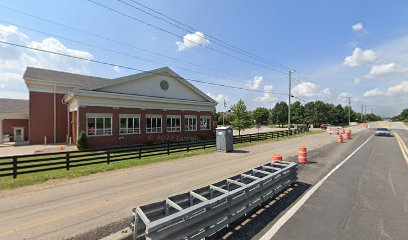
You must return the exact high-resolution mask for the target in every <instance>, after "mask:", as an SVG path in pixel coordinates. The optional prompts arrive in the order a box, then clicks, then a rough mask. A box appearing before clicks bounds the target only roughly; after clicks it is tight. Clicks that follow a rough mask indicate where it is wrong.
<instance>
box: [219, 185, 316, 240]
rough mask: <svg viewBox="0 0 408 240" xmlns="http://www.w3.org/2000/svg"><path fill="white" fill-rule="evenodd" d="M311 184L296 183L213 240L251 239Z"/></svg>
mask: <svg viewBox="0 0 408 240" xmlns="http://www.w3.org/2000/svg"><path fill="white" fill-rule="evenodd" d="M310 186H311V185H310V184H307V183H303V182H296V183H295V184H294V185H292V186H291V187H289V188H288V189H286V190H285V191H284V192H282V193H281V194H279V195H278V196H276V197H274V198H273V199H272V200H271V201H269V202H268V203H266V204H264V205H263V206H261V207H260V208H258V209H256V210H254V211H253V212H252V214H250V215H248V216H247V217H246V218H244V219H242V220H241V221H239V222H237V223H236V224H234V225H233V226H230V227H229V228H228V229H226V230H225V231H223V232H221V233H220V234H217V236H214V238H212V239H234V240H235V239H251V238H253V237H254V236H255V235H256V234H258V233H259V232H260V231H261V230H262V229H264V228H265V227H266V226H267V225H268V224H269V223H270V222H272V221H273V220H274V219H275V218H276V217H277V216H278V215H279V214H280V213H282V212H283V211H285V209H287V208H288V207H289V206H290V205H291V204H292V203H294V202H295V201H296V200H297V199H298V198H299V197H300V196H301V195H302V194H303V193H304V192H306V191H307V189H309V188H310Z"/></svg>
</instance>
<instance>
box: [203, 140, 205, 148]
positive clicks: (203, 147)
mask: <svg viewBox="0 0 408 240" xmlns="http://www.w3.org/2000/svg"><path fill="white" fill-rule="evenodd" d="M205 144H206V142H205V140H203V148H204V149H205Z"/></svg>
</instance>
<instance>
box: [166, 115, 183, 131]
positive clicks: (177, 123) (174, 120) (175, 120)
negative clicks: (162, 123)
mask: <svg viewBox="0 0 408 240" xmlns="http://www.w3.org/2000/svg"><path fill="white" fill-rule="evenodd" d="M180 131H181V117H180V116H179V115H175V116H174V115H167V132H180Z"/></svg>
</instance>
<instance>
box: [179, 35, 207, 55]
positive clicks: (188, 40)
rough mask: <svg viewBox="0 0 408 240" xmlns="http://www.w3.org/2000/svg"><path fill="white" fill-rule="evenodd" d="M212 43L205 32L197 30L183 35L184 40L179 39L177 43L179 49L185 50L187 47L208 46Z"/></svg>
mask: <svg viewBox="0 0 408 240" xmlns="http://www.w3.org/2000/svg"><path fill="white" fill-rule="evenodd" d="M208 44H210V40H208V39H206V38H205V36H204V33H202V32H195V33H189V34H186V35H185V36H184V37H183V41H182V42H180V41H177V42H176V45H177V46H178V49H177V50H178V51H184V50H186V49H189V48H192V47H197V46H207V45H208Z"/></svg>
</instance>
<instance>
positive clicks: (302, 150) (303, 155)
mask: <svg viewBox="0 0 408 240" xmlns="http://www.w3.org/2000/svg"><path fill="white" fill-rule="evenodd" d="M298 162H299V163H307V149H306V147H303V146H302V147H299V148H298Z"/></svg>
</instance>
